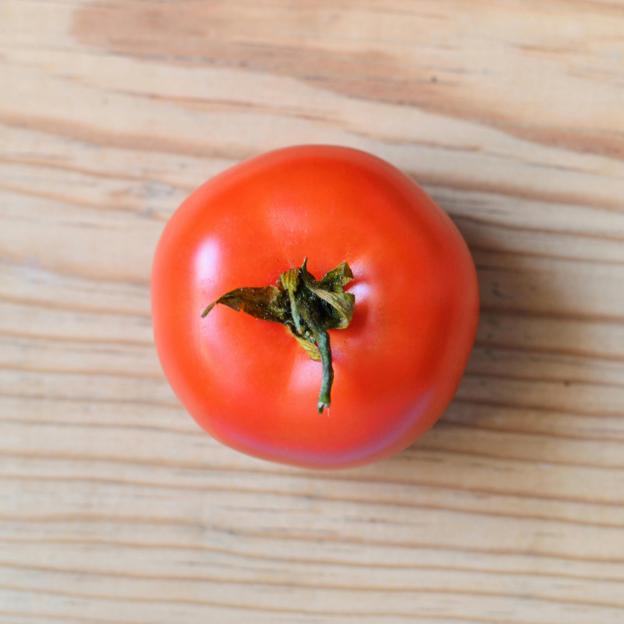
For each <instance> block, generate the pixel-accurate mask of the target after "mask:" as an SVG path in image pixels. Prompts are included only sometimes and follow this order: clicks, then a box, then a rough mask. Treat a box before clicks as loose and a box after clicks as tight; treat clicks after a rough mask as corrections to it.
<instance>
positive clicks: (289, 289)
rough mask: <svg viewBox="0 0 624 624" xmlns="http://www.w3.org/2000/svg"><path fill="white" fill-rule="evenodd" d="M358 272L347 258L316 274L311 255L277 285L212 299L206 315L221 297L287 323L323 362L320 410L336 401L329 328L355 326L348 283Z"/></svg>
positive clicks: (307, 349)
mask: <svg viewBox="0 0 624 624" xmlns="http://www.w3.org/2000/svg"><path fill="white" fill-rule="evenodd" d="M352 278H353V273H352V272H351V268H350V267H349V265H348V264H347V263H346V262H342V263H341V264H339V265H338V266H337V267H336V268H335V269H332V270H331V271H329V272H328V273H326V274H325V275H324V276H323V277H322V278H321V279H320V280H316V279H315V278H314V276H313V275H312V274H311V273H310V272H309V271H308V269H307V258H306V259H304V261H303V264H302V265H301V266H300V267H296V268H291V269H288V270H287V271H285V272H284V273H282V274H281V275H280V278H279V280H278V281H277V283H276V284H275V285H270V286H265V287H247V288H237V289H235V290H231V291H230V292H228V293H226V294H225V295H222V296H221V297H219V298H218V299H217V300H216V301H214V302H212V303H211V304H210V305H208V306H207V307H206V308H205V309H204V311H203V312H202V317H204V316H206V315H207V314H208V313H209V312H210V311H211V310H212V309H213V308H214V306H215V305H216V304H218V303H220V304H223V305H226V306H228V307H229V308H232V309H233V310H236V311H241V310H242V311H243V312H246V313H247V314H249V315H251V316H254V317H255V318H259V319H262V320H265V321H272V322H274V323H281V324H282V325H284V326H285V327H287V328H288V330H289V331H290V333H291V334H292V336H293V337H294V338H295V339H296V340H297V342H298V343H299V345H300V346H301V347H303V349H304V350H305V352H306V353H307V354H308V355H309V356H310V358H312V359H313V360H317V361H320V362H321V364H322V367H323V376H322V381H321V390H320V392H319V398H318V403H317V409H318V411H319V413H322V412H323V410H324V409H325V408H326V407H329V406H330V404H331V390H332V385H333V382H334V368H333V364H332V354H331V345H330V339H329V333H328V330H330V329H345V328H347V327H348V326H349V323H350V322H351V318H352V316H353V308H354V306H355V296H354V295H353V294H352V293H349V292H345V291H344V287H345V286H346V285H347V284H348V283H349V282H350V281H351V279H352Z"/></svg>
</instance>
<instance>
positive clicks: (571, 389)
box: [0, 0, 624, 624]
mask: <svg viewBox="0 0 624 624" xmlns="http://www.w3.org/2000/svg"><path fill="white" fill-rule="evenodd" d="M0 86H1V89H0V216H1V219H2V221H1V223H2V226H1V227H0V413H1V418H0V621H2V622H3V623H6V624H18V623H19V624H24V623H25V624H34V623H37V624H38V623H44V622H45V623H50V624H55V623H57V622H58V623H68V624H87V623H90V624H139V623H147V622H149V623H150V624H161V623H162V624H171V623H172V622H175V623H176V624H186V623H189V624H190V623H195V622H198V621H206V622H232V623H241V624H242V623H249V622H253V623H254V624H256V623H276V622H288V623H296V622H301V623H305V624H320V623H323V624H326V623H332V624H334V623H335V624H339V623H345V624H346V623H351V622H360V621H361V622H374V623H375V624H386V623H388V624H390V623H392V624H395V623H397V624H398V623H406V622H418V624H451V623H452V624H461V623H484V624H485V623H505V624H508V623H509V624H560V623H561V622H566V623H567V624H581V623H582V624H602V623H608V624H611V623H613V624H619V623H620V622H622V621H624V419H623V417H624V244H623V243H624V204H623V203H622V197H624V2H622V1H621V0H610V1H607V0H604V1H603V0H552V1H550V2H537V0H535V1H533V0H526V1H520V0H510V1H508V2H492V1H488V0H475V1H471V2H468V1H467V0H450V1H448V2H437V1H434V0H422V1H418V2H410V1H408V0H384V1H382V0H360V1H359V2H355V1H353V0H332V1H331V2H330V1H329V0H328V1H318V0H302V1H299V2H294V1H290V0H269V1H266V2H264V1H263V2H257V1H256V0H236V1H228V2H225V1H222V2H217V1H198V0H180V1H178V2H175V3H174V2H159V1H157V0H123V1H122V0H101V1H96V2H85V1H82V0H5V2H3V3H2V4H0ZM304 142H315V143H324V142H327V143H342V144H346V145H351V146H354V147H359V148H363V149H366V150H369V151H372V152H373V153H376V154H378V155H379V156H381V157H384V158H386V159H388V160H389V161H391V162H392V163H394V164H395V165H397V166H399V167H401V168H402V169H404V170H405V171H406V172H408V173H409V174H411V175H413V176H414V177H415V179H417V180H418V181H420V182H421V183H422V184H423V185H424V186H425V187H426V189H427V190H428V192H429V193H431V195H432V196H433V197H434V198H435V199H436V200H437V201H438V202H439V203H440V204H441V205H442V206H443V207H444V208H445V209H446V210H447V211H448V212H449V213H450V214H451V216H452V217H453V218H454V220H455V221H456V223H457V224H458V225H459V227H460V229H461V230H462V232H463V233H464V235H465V237H466V239H467V240H468V242H469V244H470V246H471V249H472V251H473V254H474V257H475V260H476V263H477V266H478V270H479V276H480V282H481V295H482V299H483V317H482V322H481V326H480V330H479V336H478V341H477V345H476V348H475V351H474V354H473V357H472V359H471V362H470V365H469V370H468V372H467V374H466V376H465V378H464V380H463V383H462V385H461V388H460V390H459V392H458V395H457V398H456V400H455V402H454V403H453V405H452V406H451V408H450V409H449V410H448V412H447V414H446V415H445V416H444V418H443V419H442V420H441V422H440V423H439V424H438V425H437V426H436V428H435V429H434V430H433V431H431V432H430V433H428V434H427V435H426V436H425V437H424V438H423V439H422V440H421V441H419V442H418V443H417V444H416V445H415V446H414V447H413V448H411V449H409V450H408V451H406V452H405V453H403V454H401V455H400V456H398V457H396V458H394V459H391V460H389V461H385V462H382V463H380V464H377V465H374V466H370V467H366V468H361V469H357V470H351V471H346V472H330V473H321V474H313V473H310V472H306V471H300V470H296V469H291V468H287V467H280V466H274V465H271V464H268V463H263V462H260V461H255V460H253V459H250V458H246V457H243V456H240V455H238V454H235V453H234V452H233V451H230V450H228V449H226V448H224V447H221V446H219V445H218V444H217V443H215V442H213V441H212V440H210V439H209V438H208V436H206V435H203V434H201V433H200V432H199V431H198V430H197V427H196V426H195V425H194V424H193V423H192V422H191V420H190V418H189V417H187V416H186V415H185V414H184V412H183V410H182V409H181V408H180V406H179V405H178V403H177V402H176V400H175V398H174V396H173V395H172V392H171V391H170V389H169V387H168V386H167V384H166V382H165V381H164V379H163V377H162V374H161V372H160V369H159V366H158V363H157V360H156V357H155V353H154V349H153V345H152V341H151V328H150V313H149V269H150V262H151V255H152V251H153V248H154V245H155V242H156V240H157V237H158V235H159V233H160V231H161V229H162V227H163V224H164V222H165V221H166V219H167V218H168V216H169V215H170V214H171V213H172V211H173V210H174V209H175V207H176V206H177V205H178V203H179V202H180V201H181V200H182V199H183V198H184V196H185V195H186V194H187V193H188V192H189V191H190V190H192V189H193V188H194V187H195V186H196V185H198V184H199V183H200V182H202V181H203V180H205V179H206V178H208V177H209V176H211V175H213V174H215V173H217V172H218V171H221V170H222V169H223V168H225V167H227V166H229V165H231V164H232V163H234V162H236V161H238V160H240V159H242V158H245V157H248V156H251V155H253V154H256V153H259V152H261V151H264V150H267V149H270V148H274V147H278V146H282V145H287V144H292V143H304Z"/></svg>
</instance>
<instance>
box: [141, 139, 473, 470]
mask: <svg viewBox="0 0 624 624" xmlns="http://www.w3.org/2000/svg"><path fill="white" fill-rule="evenodd" d="M478 316H479V300H478V284H477V277H476V271H475V268H474V263H473V261H472V258H471V256H470V253H469V251H468V248H467V246H466V244H465V242H464V240H463V238H462V236H461V234H460V233H459V231H458V230H457V228H456V227H455V225H454V224H453V222H452V221H451V220H450V218H449V217H448V216H447V215H446V213H444V211H443V210H441V209H440V208H439V207H438V206H437V205H436V204H435V203H434V202H433V201H432V200H431V199H430V198H429V197H428V196H427V195H426V193H425V192H424V191H423V190H422V189H421V188H420V187H419V186H418V185H417V184H416V183H415V182H413V181H412V180H411V179H410V178H408V177H407V176H406V175H404V174H403V173H402V172H400V171H399V170H398V169H396V168H394V167H393V166H392V165H390V164H389V163H387V162H385V161H383V160H381V159H379V158H377V157H375V156H372V155H371V154H367V153H365V152H362V151H358V150H354V149H350V148H346V147H337V146H325V145H304V146H295V147H289V148H284V149H280V150H276V151H273V152H268V153H266V154H263V155H260V156H257V157H255V158H252V159H250V160H247V161H244V162H242V163H240V164H238V165H236V166H234V167H231V168H230V169H228V170H226V171H224V172H223V173H221V174H220V175H218V176H216V177H215V178H213V179H211V180H209V181H207V182H206V183H205V184H203V185H202V186H200V187H199V188H198V189H197V190H195V191H194V192H193V193H192V194H191V195H190V196H189V197H188V198H187V199H186V200H185V201H184V202H183V203H182V205H181V206H180V207H179V208H178V209H177V211H176V212H175V213H174V214H173V215H172V217H171V218H170V220H169V222H168V223H167V225H166V227H165V229H164V231H163V233H162V236H161V239H160V241H159V243H158V246H157V248H156V252H155V256H154V262H153V268H152V318H153V329H154V338H155V343H156V348H157V351H158V355H159V358H160V362H161V365H162V368H163V371H164V373H165V375H166V377H167V379H168V380H169V383H170V384H171V386H172V388H173V390H174V392H175V393H176V395H177V396H178V398H179V400H180V401H181V403H182V404H183V405H184V407H185V408H186V410H187V411H188V412H189V413H190V414H191V415H192V416H193V418H194V419H195V420H196V421H197V422H198V424H199V425H200V426H201V427H202V428H204V429H205V430H206V431H208V432H209V433H210V434H211V435H212V436H214V437H215V438H217V439H218V440H220V441H222V442H223V443H225V444H227V445H229V446H231V447H232V448H234V449H237V450H239V451H242V452H244V453H247V454H249V455H253V456H255V457H260V458H263V459H267V460H271V461H276V462H281V463H287V464H293V465H298V466H303V467H315V468H339V467H349V466H356V465H360V464H366V463H370V462H372V461H376V460H379V459H381V458H384V457H387V456H389V455H392V454H394V453H396V452H399V451H401V450H402V449H404V448H406V447H407V446H409V445H410V444H412V443H413V442H414V441H415V440H416V439H417V438H418V437H419V436H420V435H421V434H423V433H424V432H425V431H426V430H427V429H429V428H430V427H431V426H432V425H433V424H434V423H435V421H436V420H437V419H438V418H439V417H440V416H441V414H442V413H443V412H444V410H445V408H446V407H447V405H448V404H449V402H450V401H451V399H452V397H453V395H454V393H455V390H456V388H457V386H458V384H459V381H460V379H461V376H462V374H463V371H464V368H465V366H466V362H467V360H468V357H469V354H470V351H471V349H472V346H473V343H474V338H475V333H476V328H477V323H478Z"/></svg>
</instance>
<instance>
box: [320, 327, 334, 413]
mask: <svg viewBox="0 0 624 624" xmlns="http://www.w3.org/2000/svg"><path fill="white" fill-rule="evenodd" d="M316 346H317V347H318V349H319V351H320V352H321V362H322V364H323V380H322V382H321V391H320V392H319V398H318V404H317V409H318V412H319V414H322V413H323V410H324V409H325V408H326V407H329V406H330V404H331V389H332V385H333V383H334V367H333V365H332V355H331V345H330V343H329V334H328V333H327V332H326V331H322V332H320V333H319V334H318V335H317V336H316Z"/></svg>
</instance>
